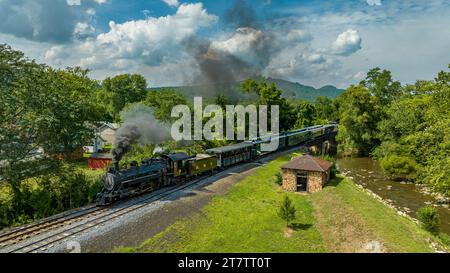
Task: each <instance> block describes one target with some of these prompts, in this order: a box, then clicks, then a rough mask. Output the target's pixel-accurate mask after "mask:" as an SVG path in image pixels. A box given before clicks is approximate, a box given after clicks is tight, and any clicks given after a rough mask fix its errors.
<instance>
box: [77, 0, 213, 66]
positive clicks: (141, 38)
mask: <svg viewBox="0 0 450 273" xmlns="http://www.w3.org/2000/svg"><path fill="white" fill-rule="evenodd" d="M217 20H218V18H217V16H215V15H211V14H208V12H207V11H206V9H204V7H203V5H202V4H201V3H196V4H183V5H180V6H179V7H178V10H177V12H176V13H175V14H174V15H168V16H164V17H158V18H155V17H149V18H147V19H145V20H136V21H127V22H125V23H122V24H117V23H115V22H113V21H111V22H110V23H109V27H110V30H109V31H108V32H106V33H102V34H100V35H98V36H97V37H96V38H95V39H94V40H89V41H86V42H85V43H83V44H81V45H80V46H79V47H78V49H79V51H80V52H82V53H83V54H84V55H87V57H85V58H82V60H81V63H80V64H81V65H83V66H88V67H92V66H94V67H98V66H113V67H117V66H118V65H119V66H120V64H123V63H124V62H125V60H128V63H129V62H139V63H143V64H146V65H150V66H156V65H160V64H161V63H163V62H165V61H170V60H173V61H175V60H177V59H178V58H180V57H181V56H182V54H183V50H182V49H183V46H182V43H183V41H184V40H185V39H187V38H189V37H191V36H193V35H194V34H195V33H196V32H197V31H198V30H199V28H201V27H206V26H209V25H210V24H213V23H215V22H216V21H217Z"/></svg>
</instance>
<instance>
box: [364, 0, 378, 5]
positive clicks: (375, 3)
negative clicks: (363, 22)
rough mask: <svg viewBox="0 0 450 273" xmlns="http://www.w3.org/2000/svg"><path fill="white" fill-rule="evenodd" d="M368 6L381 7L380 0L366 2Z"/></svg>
mask: <svg viewBox="0 0 450 273" xmlns="http://www.w3.org/2000/svg"><path fill="white" fill-rule="evenodd" d="M366 2H367V4H368V5H369V6H381V0H367V1H366Z"/></svg>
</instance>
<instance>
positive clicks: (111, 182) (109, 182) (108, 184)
mask: <svg viewBox="0 0 450 273" xmlns="http://www.w3.org/2000/svg"><path fill="white" fill-rule="evenodd" d="M115 181H116V179H115V176H114V175H113V174H111V173H107V174H105V175H104V176H103V186H104V187H105V189H107V190H109V191H112V190H113V189H114V186H115V185H116V182H115Z"/></svg>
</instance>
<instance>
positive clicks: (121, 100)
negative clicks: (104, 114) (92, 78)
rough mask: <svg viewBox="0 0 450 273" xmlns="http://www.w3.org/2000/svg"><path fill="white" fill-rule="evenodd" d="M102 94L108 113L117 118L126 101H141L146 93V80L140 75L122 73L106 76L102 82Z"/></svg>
mask: <svg viewBox="0 0 450 273" xmlns="http://www.w3.org/2000/svg"><path fill="white" fill-rule="evenodd" d="M102 87H103V90H102V94H103V96H104V99H105V101H106V104H107V109H108V112H109V114H110V115H111V117H112V118H113V119H114V120H117V119H118V115H119V113H120V111H122V109H123V108H124V107H125V105H126V104H128V103H134V102H141V101H142V100H144V98H145V97H146V95H147V81H146V80H145V78H144V77H143V76H141V75H137V74H132V75H131V74H123V75H118V76H115V77H113V78H106V79H105V80H104V81H103V83H102Z"/></svg>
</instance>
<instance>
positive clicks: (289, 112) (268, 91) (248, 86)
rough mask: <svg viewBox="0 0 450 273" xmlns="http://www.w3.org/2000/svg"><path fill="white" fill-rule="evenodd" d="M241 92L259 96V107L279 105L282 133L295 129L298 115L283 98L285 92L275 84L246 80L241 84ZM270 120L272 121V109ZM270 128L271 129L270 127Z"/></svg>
mask: <svg viewBox="0 0 450 273" xmlns="http://www.w3.org/2000/svg"><path fill="white" fill-rule="evenodd" d="M241 90H242V91H244V92H247V93H253V94H256V95H258V98H259V99H258V102H257V104H258V105H267V106H272V105H278V106H279V110H280V113H279V114H280V119H279V121H280V131H287V130H289V129H292V128H293V125H294V124H295V120H296V115H295V113H294V109H293V107H292V105H291V104H290V103H288V101H287V100H286V99H285V98H282V94H283V91H282V90H281V89H279V88H278V87H277V86H276V85H275V84H274V83H272V84H270V85H268V84H267V83H266V82H265V81H259V82H257V81H255V80H252V79H249V80H245V81H244V82H243V83H242V84H241ZM268 119H269V121H270V107H269V114H268ZM268 128H270V127H268Z"/></svg>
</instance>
